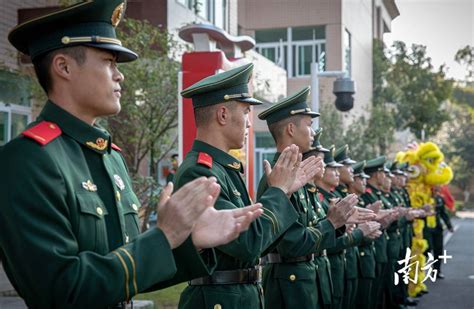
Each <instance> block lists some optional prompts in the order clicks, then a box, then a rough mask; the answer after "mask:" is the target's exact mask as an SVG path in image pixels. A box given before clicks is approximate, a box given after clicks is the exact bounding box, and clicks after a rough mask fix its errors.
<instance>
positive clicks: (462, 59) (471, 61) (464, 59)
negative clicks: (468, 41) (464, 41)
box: [454, 45, 474, 85]
mask: <svg viewBox="0 0 474 309" xmlns="http://www.w3.org/2000/svg"><path fill="white" fill-rule="evenodd" d="M454 60H456V61H457V62H458V63H460V64H463V65H465V66H466V69H467V74H466V80H465V81H466V83H467V84H471V85H472V83H474V47H473V46H470V45H466V46H465V47H464V48H461V49H460V50H458V51H457V52H456V55H455V56H454Z"/></svg>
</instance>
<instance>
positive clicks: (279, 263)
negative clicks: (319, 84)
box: [258, 87, 355, 309]
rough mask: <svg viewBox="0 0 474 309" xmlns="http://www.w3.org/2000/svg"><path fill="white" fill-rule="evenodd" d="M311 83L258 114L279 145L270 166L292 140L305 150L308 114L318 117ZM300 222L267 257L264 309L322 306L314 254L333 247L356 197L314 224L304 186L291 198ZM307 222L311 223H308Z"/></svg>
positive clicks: (262, 188)
mask: <svg viewBox="0 0 474 309" xmlns="http://www.w3.org/2000/svg"><path fill="white" fill-rule="evenodd" d="M308 94H309V87H307V88H304V89H303V90H301V91H300V92H298V93H296V94H294V95H293V96H290V97H288V98H285V99H283V100H281V101H280V102H278V103H277V104H275V105H274V106H272V107H270V108H268V109H267V110H265V111H263V112H262V113H260V114H259V118H260V119H262V120H266V121H267V124H268V127H269V130H270V133H271V134H272V136H273V138H274V140H275V142H276V147H277V154H276V155H275V158H274V161H273V164H275V162H277V160H278V158H279V157H280V156H281V153H282V151H283V150H284V149H285V148H286V147H288V146H289V145H291V144H295V145H297V146H298V148H299V151H300V152H301V153H305V152H307V151H308V150H309V149H310V147H311V144H312V142H313V135H314V132H313V129H312V128H311V123H312V118H314V117H317V116H319V114H318V113H315V112H312V111H311V109H310V108H308V105H307V103H306V100H307V97H308ZM268 185H269V183H268V181H267V179H266V177H263V178H262V179H261V180H260V184H259V188H258V195H259V196H261V195H262V193H263V192H265V190H266V188H267V187H268ZM290 201H291V203H292V205H293V207H294V209H295V210H296V211H297V213H298V220H297V222H296V223H294V224H293V225H292V226H290V228H289V229H288V230H287V231H286V232H285V233H284V234H283V236H282V238H281V240H280V241H279V243H278V246H277V247H276V248H274V249H273V250H271V252H270V253H269V254H268V255H267V256H266V258H265V259H266V260H267V262H268V264H267V265H266V266H265V269H264V278H263V284H264V291H265V306H266V307H267V308H272V309H273V308H320V306H321V305H322V303H321V300H319V299H318V293H317V290H318V286H317V279H316V265H315V264H314V262H313V259H314V253H317V254H318V253H319V252H321V248H327V247H329V246H332V245H334V243H335V234H334V229H335V228H338V227H340V226H341V225H343V224H344V222H345V221H346V219H347V218H348V217H349V216H350V215H351V214H352V213H353V211H354V210H353V209H352V208H353V205H354V204H355V201H354V200H353V199H352V198H351V197H348V198H346V199H344V200H342V201H341V202H340V203H339V204H338V205H337V206H336V207H334V210H333V212H334V213H335V214H334V216H332V214H331V216H329V214H328V217H331V218H336V219H335V220H334V221H333V222H331V221H330V220H321V221H319V222H316V223H317V224H316V225H315V224H314V214H313V211H312V209H313V208H312V205H311V201H310V199H309V196H308V194H307V191H306V190H305V188H301V189H299V190H298V191H296V192H295V193H293V194H292V195H291V197H290ZM310 223H311V224H310Z"/></svg>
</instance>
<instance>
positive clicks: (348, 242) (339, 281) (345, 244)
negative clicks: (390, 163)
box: [318, 146, 363, 308]
mask: <svg viewBox="0 0 474 309" xmlns="http://www.w3.org/2000/svg"><path fill="white" fill-rule="evenodd" d="M324 162H325V163H326V167H330V168H338V167H342V166H343V165H342V164H339V163H337V162H336V161H335V160H334V146H332V147H331V148H330V152H329V153H327V154H325V156H324ZM318 190H319V192H320V193H321V200H322V206H323V208H324V210H325V211H326V213H327V212H328V211H329V207H330V200H331V199H333V198H338V197H341V195H339V194H338V193H336V190H334V191H332V192H329V191H326V190H324V189H323V188H320V187H318ZM346 190H347V189H346ZM343 194H344V195H347V192H343ZM336 236H337V238H336V245H335V246H334V247H331V248H328V250H327V253H328V259H329V262H330V264H331V277H332V282H333V288H334V293H333V298H332V303H331V308H343V297H344V295H345V290H344V287H345V280H346V278H345V277H346V267H347V265H346V250H347V249H348V248H351V247H353V246H355V245H357V244H359V243H360V241H361V240H362V236H363V235H362V231H361V230H359V229H355V230H354V231H353V232H352V233H346V232H345V226H343V227H341V228H339V229H337V230H336Z"/></svg>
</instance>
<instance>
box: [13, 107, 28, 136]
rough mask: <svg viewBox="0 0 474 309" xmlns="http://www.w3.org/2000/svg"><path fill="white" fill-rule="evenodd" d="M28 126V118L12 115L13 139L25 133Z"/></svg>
mask: <svg viewBox="0 0 474 309" xmlns="http://www.w3.org/2000/svg"><path fill="white" fill-rule="evenodd" d="M27 124H28V116H26V115H20V114H14V113H12V124H11V130H12V139H14V138H15V137H16V136H17V135H18V134H20V133H21V132H23V130H25V129H26V125H27Z"/></svg>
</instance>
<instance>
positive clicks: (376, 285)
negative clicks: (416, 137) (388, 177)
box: [362, 156, 393, 308]
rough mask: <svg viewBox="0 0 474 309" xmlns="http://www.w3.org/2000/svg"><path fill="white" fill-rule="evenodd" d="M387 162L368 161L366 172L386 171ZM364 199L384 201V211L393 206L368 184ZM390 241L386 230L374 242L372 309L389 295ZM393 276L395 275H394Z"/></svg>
mask: <svg viewBox="0 0 474 309" xmlns="http://www.w3.org/2000/svg"><path fill="white" fill-rule="evenodd" d="M385 162H386V158H385V156H380V157H377V158H375V159H372V160H368V161H367V164H366V166H365V168H364V172H365V173H367V174H369V175H370V176H371V175H372V174H373V173H375V172H378V171H384V172H385V171H386V170H387V169H386V168H385V166H384V164H385ZM362 199H363V200H364V202H365V204H366V205H368V204H373V203H375V202H377V201H379V200H380V201H382V209H389V208H390V207H391V206H390V205H391V204H390V202H389V201H388V200H387V199H386V197H385V196H384V194H383V192H382V191H381V190H379V189H377V188H375V187H374V186H372V185H370V184H367V189H366V192H365V193H364V194H363V195H362ZM389 239H390V237H389V235H388V234H387V231H386V230H384V231H383V233H382V236H380V237H379V238H377V239H376V240H375V241H374V247H375V262H376V264H375V280H374V282H373V284H372V287H373V289H372V295H373V296H372V297H373V301H374V303H371V307H372V308H376V307H377V306H379V305H382V302H383V300H384V295H387V294H388V293H389V291H388V286H389V283H390V282H388V279H387V278H389V276H390V274H389V273H388V271H389V270H388V266H387V263H388V255H387V253H388V252H387V250H388V249H387V242H388V240H389ZM392 276H393V274H392Z"/></svg>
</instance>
